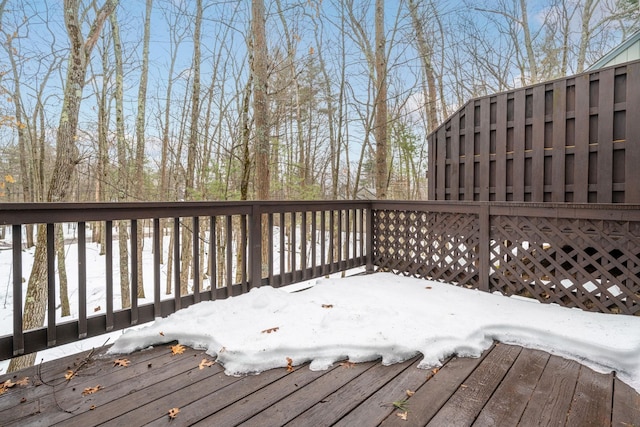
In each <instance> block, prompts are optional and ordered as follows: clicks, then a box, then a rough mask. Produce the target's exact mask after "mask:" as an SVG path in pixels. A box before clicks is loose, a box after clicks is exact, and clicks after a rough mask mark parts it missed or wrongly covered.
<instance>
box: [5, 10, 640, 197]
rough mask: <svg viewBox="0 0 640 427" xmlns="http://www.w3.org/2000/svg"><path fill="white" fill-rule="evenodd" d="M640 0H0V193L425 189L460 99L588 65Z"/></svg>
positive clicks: (381, 192)
mask: <svg viewBox="0 0 640 427" xmlns="http://www.w3.org/2000/svg"><path fill="white" fill-rule="evenodd" d="M638 19H639V9H638V1H637V0H583V1H575V0H540V1H531V0H529V1H526V0H499V1H493V0H492V1H488V0H487V1H484V0H481V1H434V0H430V1H419V0H399V1H381V0H346V1H337V0H323V1H320V0H300V1H290V0H252V1H248V0H245V1H222V0H220V1H215V0H212V1H206V0H192V1H186V0H155V1H154V0H146V1H143V0H136V1H126V2H118V1H117V0H93V1H89V0H64V1H62V0H61V1H55V2H53V1H46V2H45V1H41V0H26V1H25V0H20V1H17V0H2V1H1V2H0V22H1V29H2V31H1V35H0V38H1V39H2V49H1V50H0V56H1V57H2V60H1V61H0V90H1V91H2V97H1V99H0V108H1V117H2V119H1V122H0V124H1V126H0V178H2V179H1V180H0V181H2V183H1V186H2V188H0V201H2V202H22V201H24V202H28V201H137V200H164V201H176V200H238V199H311V198H314V199H338V198H373V197H377V198H397V199H420V198H425V197H426V196H427V195H426V185H425V179H426V178H425V176H426V171H425V168H426V147H425V136H426V135H427V134H428V132H429V131H430V130H431V129H433V128H434V127H435V126H436V125H437V124H438V123H439V122H440V121H441V120H442V119H443V118H445V117H447V116H448V115H449V114H451V113H452V112H454V111H455V110H456V108H457V107H458V106H460V105H462V104H463V103H464V102H465V101H467V100H468V99H470V98H471V97H475V96H479V95H484V94H490V93H494V92H499V91H503V90H506V89H510V88H513V87H518V86H523V85H527V84H530V83H534V82H539V81H542V80H546V79H551V78H554V77H557V76H562V75H567V74H573V73H577V72H580V71H583V70H584V69H585V68H586V67H587V66H589V65H590V64H591V63H593V62H595V61H596V60H597V59H599V58H600V57H601V56H602V55H603V54H605V53H606V52H607V51H608V50H609V49H611V48H612V47H613V46H615V45H616V44H618V43H619V42H620V41H621V40H623V39H624V38H625V37H627V36H629V35H630V34H631V33H633V31H635V30H636V29H637V27H638Z"/></svg>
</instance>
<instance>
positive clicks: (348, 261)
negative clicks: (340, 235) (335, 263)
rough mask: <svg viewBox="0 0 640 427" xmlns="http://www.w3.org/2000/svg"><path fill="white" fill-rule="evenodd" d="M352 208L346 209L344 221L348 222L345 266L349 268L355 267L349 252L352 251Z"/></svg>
mask: <svg viewBox="0 0 640 427" xmlns="http://www.w3.org/2000/svg"><path fill="white" fill-rule="evenodd" d="M350 213H351V210H350V209H345V210H344V222H345V224H346V231H345V236H344V238H345V242H344V259H345V263H344V268H349V267H353V263H352V262H351V260H350V259H349V253H350V252H351V251H350V246H349V245H350V243H351V215H350Z"/></svg>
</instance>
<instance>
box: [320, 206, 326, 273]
mask: <svg viewBox="0 0 640 427" xmlns="http://www.w3.org/2000/svg"><path fill="white" fill-rule="evenodd" d="M320 265H321V270H322V274H323V275H326V274H327V211H324V210H323V211H322V212H321V215H320Z"/></svg>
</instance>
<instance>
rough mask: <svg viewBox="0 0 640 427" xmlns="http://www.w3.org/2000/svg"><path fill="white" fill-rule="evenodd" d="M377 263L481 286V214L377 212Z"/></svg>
mask: <svg viewBox="0 0 640 427" xmlns="http://www.w3.org/2000/svg"><path fill="white" fill-rule="evenodd" d="M373 226H374V232H373V258H374V259H373V263H374V265H377V266H378V267H379V268H380V269H381V270H391V271H396V272H398V273H402V274H404V275H406V276H413V277H420V278H427V279H432V280H438V281H443V282H448V283H454V284H458V285H465V286H468V287H477V286H478V281H479V278H478V255H477V254H478V247H479V246H478V245H479V240H480V238H479V227H478V219H477V215H469V214H460V213H438V212H419V211H395V210H376V211H374V212H373Z"/></svg>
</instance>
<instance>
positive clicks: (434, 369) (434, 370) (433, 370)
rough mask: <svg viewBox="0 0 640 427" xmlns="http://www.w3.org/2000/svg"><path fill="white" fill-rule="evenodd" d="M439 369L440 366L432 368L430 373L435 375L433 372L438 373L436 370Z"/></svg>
mask: <svg viewBox="0 0 640 427" xmlns="http://www.w3.org/2000/svg"><path fill="white" fill-rule="evenodd" d="M439 370H440V368H433V369H432V370H431V373H432V374H433V375H435V374H437V373H438V371H439Z"/></svg>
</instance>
